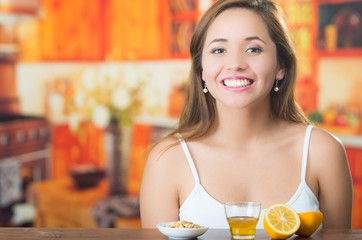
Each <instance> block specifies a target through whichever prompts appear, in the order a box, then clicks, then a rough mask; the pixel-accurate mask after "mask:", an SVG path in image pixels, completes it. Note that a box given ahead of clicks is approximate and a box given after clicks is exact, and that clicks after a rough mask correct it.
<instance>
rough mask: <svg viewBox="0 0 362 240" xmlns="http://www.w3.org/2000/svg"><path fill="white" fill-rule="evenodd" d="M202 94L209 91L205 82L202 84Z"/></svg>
mask: <svg viewBox="0 0 362 240" xmlns="http://www.w3.org/2000/svg"><path fill="white" fill-rule="evenodd" d="M202 91H203V92H204V93H208V92H209V89H207V86H206V82H204V88H203V89H202Z"/></svg>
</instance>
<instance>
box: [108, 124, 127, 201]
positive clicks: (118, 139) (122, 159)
mask: <svg viewBox="0 0 362 240" xmlns="http://www.w3.org/2000/svg"><path fill="white" fill-rule="evenodd" d="M120 126H121V125H120V124H119V121H118V120H116V119H112V120H111V122H110V124H109V126H108V127H107V128H106V130H105V136H104V141H105V152H106V166H107V179H108V182H109V195H125V194H127V178H128V162H129V149H130V136H131V127H128V126H123V127H120Z"/></svg>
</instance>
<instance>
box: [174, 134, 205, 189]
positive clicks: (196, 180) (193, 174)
mask: <svg viewBox="0 0 362 240" xmlns="http://www.w3.org/2000/svg"><path fill="white" fill-rule="evenodd" d="M177 137H178V139H179V141H180V143H181V146H182V149H183V150H184V153H185V155H186V159H187V162H188V163H189V166H190V169H191V172H192V176H193V177H194V180H195V184H196V185H198V184H200V179H199V175H198V174H197V170H196V166H195V163H194V161H193V160H192V157H191V154H190V151H189V148H188V147H187V144H186V142H185V140H184V139H183V137H182V135H181V134H179V133H178V134H177Z"/></svg>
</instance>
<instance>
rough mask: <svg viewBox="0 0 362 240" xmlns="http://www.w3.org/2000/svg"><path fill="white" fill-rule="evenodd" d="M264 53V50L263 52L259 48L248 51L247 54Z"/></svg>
mask: <svg viewBox="0 0 362 240" xmlns="http://www.w3.org/2000/svg"><path fill="white" fill-rule="evenodd" d="M262 51H263V50H261V48H258V47H251V48H248V49H247V50H246V52H247V53H260V52H262Z"/></svg>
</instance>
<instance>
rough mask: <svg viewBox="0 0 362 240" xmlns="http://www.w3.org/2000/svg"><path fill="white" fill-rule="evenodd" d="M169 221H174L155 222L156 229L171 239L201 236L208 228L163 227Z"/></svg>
mask: <svg viewBox="0 0 362 240" xmlns="http://www.w3.org/2000/svg"><path fill="white" fill-rule="evenodd" d="M171 223H174V222H165V223H159V224H157V228H158V230H160V232H161V233H162V234H163V235H165V236H167V237H169V238H173V239H193V238H196V237H198V236H201V235H202V234H204V233H205V232H206V231H207V230H208V229H209V228H208V227H202V228H170V227H165V226H167V225H169V224H171Z"/></svg>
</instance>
